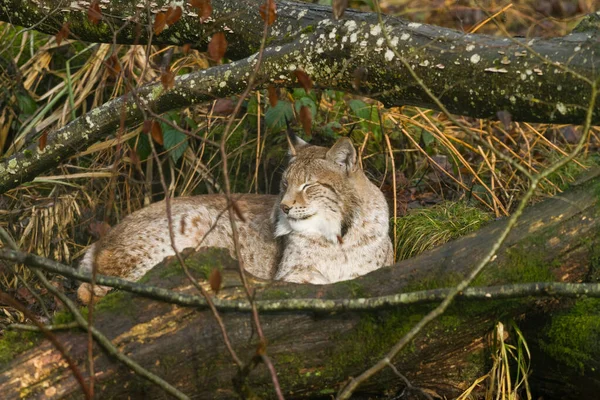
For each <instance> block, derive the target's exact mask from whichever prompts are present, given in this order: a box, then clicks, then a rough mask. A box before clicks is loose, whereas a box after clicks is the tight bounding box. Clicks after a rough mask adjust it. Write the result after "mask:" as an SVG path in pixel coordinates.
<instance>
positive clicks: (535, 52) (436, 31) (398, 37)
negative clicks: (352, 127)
mask: <svg viewBox="0 0 600 400" xmlns="http://www.w3.org/2000/svg"><path fill="white" fill-rule="evenodd" d="M88 4H89V2H83V1H74V2H68V3H65V4H64V5H63V6H62V7H59V8H57V6H56V5H55V4H54V3H52V2H42V1H29V2H21V1H12V0H0V20H3V21H8V22H11V23H13V24H20V25H23V26H26V27H31V28H33V29H38V30H41V31H43V32H47V33H56V32H58V31H59V29H60V27H61V26H62V24H63V23H65V22H68V23H69V24H70V25H69V26H70V31H71V32H72V36H73V37H75V38H80V39H82V40H88V41H97V42H108V43H112V42H115V41H116V42H117V43H126V44H134V43H147V42H149V41H151V42H152V43H157V44H173V45H183V44H185V43H193V44H195V45H196V46H197V47H199V48H204V47H205V46H206V43H207V41H208V38H209V37H211V35H212V33H214V32H220V31H224V32H225V33H226V37H227V41H228V42H229V46H228V56H229V57H231V58H232V59H234V60H238V61H235V62H232V63H231V64H227V65H222V66H217V67H213V68H210V69H208V70H205V71H198V72H193V73H190V74H187V75H184V76H179V77H178V78H177V79H176V83H175V87H174V88H172V89H170V90H168V91H165V90H162V88H161V86H160V85H148V86H144V87H142V88H140V89H139V90H138V91H136V93H137V98H136V96H134V95H131V94H130V95H127V96H124V97H122V98H120V99H116V100H113V101H111V102H109V103H107V104H105V105H104V106H102V107H100V108H98V109H96V110H92V111H90V112H89V113H88V114H86V115H85V116H82V117H80V118H78V119H77V120H75V121H73V122H71V123H70V124H69V125H67V126H65V127H64V128H63V129H60V130H59V131H57V132H54V133H51V134H50V135H49V136H48V139H47V142H48V144H47V147H46V148H45V149H44V151H43V152H42V151H40V150H39V149H38V148H37V145H36V144H32V145H31V146H30V147H29V148H27V149H25V150H22V151H21V152H20V153H18V154H16V155H14V156H13V157H10V158H8V159H5V160H0V193H3V192H5V191H6V190H9V189H11V188H14V187H16V186H18V185H19V184H20V183H22V182H27V181H30V180H32V179H33V178H34V177H35V176H37V175H38V174H40V173H41V172H43V171H45V170H47V169H48V168H50V167H52V166H56V165H57V164H58V163H60V162H61V161H62V160H64V159H65V158H67V157H70V156H73V155H75V154H77V152H78V151H80V150H81V149H83V148H84V147H85V146H86V145H89V144H91V143H93V142H94V141H97V140H99V139H101V138H102V137H105V136H106V135H107V134H109V133H111V132H114V131H115V129H116V127H118V126H119V123H120V122H125V123H127V124H129V125H131V124H135V123H138V122H141V121H142V119H143V117H144V114H143V112H142V111H141V110H140V108H142V107H143V108H145V109H148V110H152V111H153V112H156V113H159V114H160V113H164V112H166V111H169V110H173V109H177V108H181V107H185V106H189V105H193V104H195V103H197V102H201V101H206V100H208V99H212V98H219V97H224V96H228V95H231V94H238V93H241V92H242V91H243V90H244V89H245V88H246V86H247V84H248V77H249V76H250V74H252V72H253V70H254V65H255V63H256V62H257V57H256V54H254V53H255V52H256V51H257V50H258V48H259V47H260V37H261V34H260V32H262V29H263V23H264V22H263V21H262V19H261V18H260V15H259V7H260V5H261V1H260V0H244V1H240V2H235V3H230V2H228V1H222V0H221V1H219V0H216V1H213V2H212V4H213V18H212V19H211V20H210V22H206V23H204V24H202V23H200V21H199V18H198V16H197V14H196V12H195V10H194V9H191V8H190V7H189V5H188V2H184V14H183V16H182V18H181V19H180V20H179V21H178V22H176V23H175V24H174V25H173V26H171V27H169V28H168V29H166V30H165V31H163V32H162V33H161V34H159V35H155V36H152V25H153V18H154V17H153V16H154V15H155V14H156V13H157V12H159V11H160V10H164V9H166V8H167V6H168V4H170V3H168V2H164V1H158V2H156V4H157V5H154V4H155V3H154V2H152V3H150V4H151V5H150V7H151V8H150V9H147V8H145V7H146V3H138V2H133V1H119V2H117V1H112V2H110V3H105V2H101V7H102V12H103V16H104V19H103V21H101V22H100V23H99V24H98V25H93V24H91V23H90V22H89V21H88V19H87V7H88ZM277 4H278V6H277V7H278V8H277V10H278V14H277V19H276V21H275V23H274V24H273V25H272V26H271V27H270V28H269V37H268V40H267V42H268V48H267V49H266V50H265V53H264V58H263V63H262V64H261V68H260V69H259V71H258V73H257V76H256V81H255V82H256V87H257V88H264V87H265V86H267V85H268V84H275V85H278V86H285V87H290V86H297V85H298V82H297V81H296V78H295V76H294V73H293V72H294V71H295V70H296V69H298V68H301V69H303V70H304V71H306V72H307V73H308V74H309V75H310V77H311V78H312V79H313V81H314V82H315V85H316V86H317V87H318V88H321V89H334V90H340V91H344V92H348V93H355V94H360V95H365V96H369V97H372V98H373V99H376V100H379V101H381V102H383V103H384V104H385V105H386V106H388V107H391V106H400V105H417V106H422V107H427V108H434V109H439V106H440V104H441V105H443V106H444V107H446V108H447V109H448V110H449V111H450V112H452V113H456V114H462V115H469V116H474V117H484V118H488V117H495V116H496V114H497V113H498V112H499V111H506V112H508V113H510V114H511V118H512V119H513V120H515V121H533V122H536V121H538V122H555V123H575V124H581V123H583V121H584V116H585V112H586V110H587V109H588V105H589V104H590V101H591V98H590V97H591V93H592V83H593V82H596V81H597V80H598V78H599V72H598V71H599V70H600V69H599V68H597V65H598V63H599V61H600V60H599V58H600V40H598V38H599V37H600V30H599V29H598V26H597V25H598V24H597V22H596V23H595V21H596V20H597V19H598V18H599V17H598V15H597V14H593V15H590V16H588V17H587V19H586V20H585V23H582V24H581V25H580V28H579V29H577V30H576V31H574V32H573V33H571V34H569V35H567V36H565V37H561V38H553V39H539V38H534V39H522V38H514V39H513V38H498V37H491V36H486V35H474V34H473V35H472V34H465V33H463V32H458V31H454V30H450V29H445V28H439V27H435V26H430V25H424V24H419V23H408V22H407V21H404V20H402V19H399V18H396V17H389V16H383V22H382V24H380V23H379V22H378V16H377V14H374V13H364V12H358V11H352V10H348V11H347V12H346V14H345V17H344V19H343V20H340V21H334V20H332V19H331V9H330V8H329V7H322V6H316V5H307V4H303V3H292V2H283V1H282V2H278V3H277ZM115 27H119V29H116V28H115ZM382 27H383V28H382ZM244 57H246V58H244ZM412 73H414V74H415V75H416V77H417V79H418V80H416V79H415V77H414V76H413V75H412ZM432 96H433V97H435V98H437V99H438V100H439V102H440V103H439V104H438V103H437V102H436V101H435V100H434V99H433V97H432ZM122 117H123V119H122ZM592 119H593V121H592V123H598V122H600V102H596V106H595V107H594V115H593V118H592Z"/></svg>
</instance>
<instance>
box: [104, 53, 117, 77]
mask: <svg viewBox="0 0 600 400" xmlns="http://www.w3.org/2000/svg"><path fill="white" fill-rule="evenodd" d="M104 65H106V69H107V71H108V74H109V75H110V76H111V77H113V78H116V77H117V76H118V75H119V73H120V72H121V63H119V59H118V58H117V55H116V54H113V55H112V56H110V57H109V58H108V59H107V60H106V61H105V62H104Z"/></svg>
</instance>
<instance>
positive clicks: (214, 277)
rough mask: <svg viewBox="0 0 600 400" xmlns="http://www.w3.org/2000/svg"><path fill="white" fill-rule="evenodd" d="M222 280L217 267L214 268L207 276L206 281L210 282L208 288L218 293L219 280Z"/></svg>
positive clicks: (219, 287) (219, 288)
mask: <svg viewBox="0 0 600 400" xmlns="http://www.w3.org/2000/svg"><path fill="white" fill-rule="evenodd" d="M222 281H223V278H222V277H221V271H219V269H218V268H214V269H213V270H212V271H211V272H210V276H209V277H208V283H210V288H211V289H212V291H213V292H215V293H216V294H218V293H219V290H221V282H222Z"/></svg>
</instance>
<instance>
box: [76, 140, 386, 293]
mask: <svg viewBox="0 0 600 400" xmlns="http://www.w3.org/2000/svg"><path fill="white" fill-rule="evenodd" d="M292 142H294V144H293V145H292V147H291V149H290V154H291V156H292V157H291V159H290V163H289V166H288V167H287V169H286V170H285V172H284V174H283V177H282V183H281V193H280V195H279V196H274V195H252V194H245V195H234V196H233V197H234V199H235V201H236V203H237V206H238V207H239V209H240V210H241V211H242V213H243V214H244V217H245V219H246V221H245V222H243V221H241V220H238V221H237V227H238V231H239V238H240V250H241V254H242V257H243V259H244V266H245V268H246V270H247V271H248V272H249V273H251V274H253V275H255V276H257V277H259V278H263V279H273V278H274V279H279V280H284V281H288V282H301V283H302V282H304V283H315V284H327V283H333V282H338V281H342V280H347V279H352V278H355V277H357V276H360V275H363V274H366V273H368V272H371V271H373V270H375V269H377V268H379V267H382V266H384V265H390V264H391V263H392V262H393V251H392V243H391V241H390V238H389V236H388V207H387V204H386V201H385V198H384V196H383V194H382V193H381V191H380V190H379V189H378V188H377V187H376V186H375V185H373V184H372V183H371V182H370V181H369V180H368V178H367V177H366V176H365V174H364V172H363V171H362V170H361V169H360V168H359V167H358V165H357V164H356V151H355V149H354V147H353V146H352V143H351V141H350V140H349V139H347V138H342V139H340V140H338V141H337V143H335V145H334V146H333V147H332V148H331V149H327V148H324V147H319V146H312V145H309V144H307V143H306V142H304V141H302V140H301V139H298V138H293V139H292ZM226 206H227V199H226V198H225V196H223V195H201V196H195V197H182V198H176V199H173V200H172V201H171V214H172V221H173V231H174V232H173V233H174V236H175V244H176V246H177V250H179V251H181V250H183V249H185V248H187V247H194V248H200V247H221V248H226V249H229V251H230V253H231V254H232V256H233V255H234V254H235V249H234V247H233V240H232V238H231V226H230V223H229V218H228V214H227V213H226V212H223V211H224V210H226ZM278 237H281V239H282V240H278V239H277V238H278ZM173 254H175V252H174V251H173V248H172V247H171V241H170V238H169V231H168V220H167V215H166V209H165V204H164V202H159V203H154V204H152V205H150V206H149V207H146V208H144V209H142V210H139V211H136V212H134V213H133V214H131V215H130V216H128V217H127V218H125V219H124V220H123V221H122V222H121V223H120V224H119V225H117V226H115V227H114V228H112V229H111V230H110V231H109V232H108V233H107V234H106V235H105V236H104V237H103V238H102V239H101V240H100V241H99V242H97V243H95V244H93V245H92V246H91V247H90V248H89V249H88V251H87V252H86V254H85V256H84V258H83V260H82V262H81V265H80V268H81V269H82V270H85V271H91V269H92V265H93V263H95V264H96V271H97V273H99V274H104V275H115V276H120V277H123V278H125V279H130V280H137V279H139V278H141V277H142V275H144V274H145V273H146V272H147V271H148V270H149V269H151V268H152V267H153V266H154V265H155V264H158V263H159V262H160V261H162V260H163V258H165V257H167V256H169V255H173ZM107 290H108V288H105V287H101V286H96V287H95V290H94V292H95V296H103V295H104V294H106V292H107ZM78 295H79V298H80V299H81V300H82V301H83V302H84V303H87V302H89V301H90V299H91V292H90V286H89V284H87V283H84V284H82V285H81V286H80V287H79V290H78Z"/></svg>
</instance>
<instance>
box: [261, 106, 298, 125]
mask: <svg viewBox="0 0 600 400" xmlns="http://www.w3.org/2000/svg"><path fill="white" fill-rule="evenodd" d="M286 118H287V119H288V121H292V120H293V119H294V110H292V104H291V103H290V102H289V101H286V100H279V101H278V102H277V105H275V107H269V108H268V109H267V112H266V113H265V122H266V123H267V126H268V127H269V129H272V130H281V129H285V119H286Z"/></svg>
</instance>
